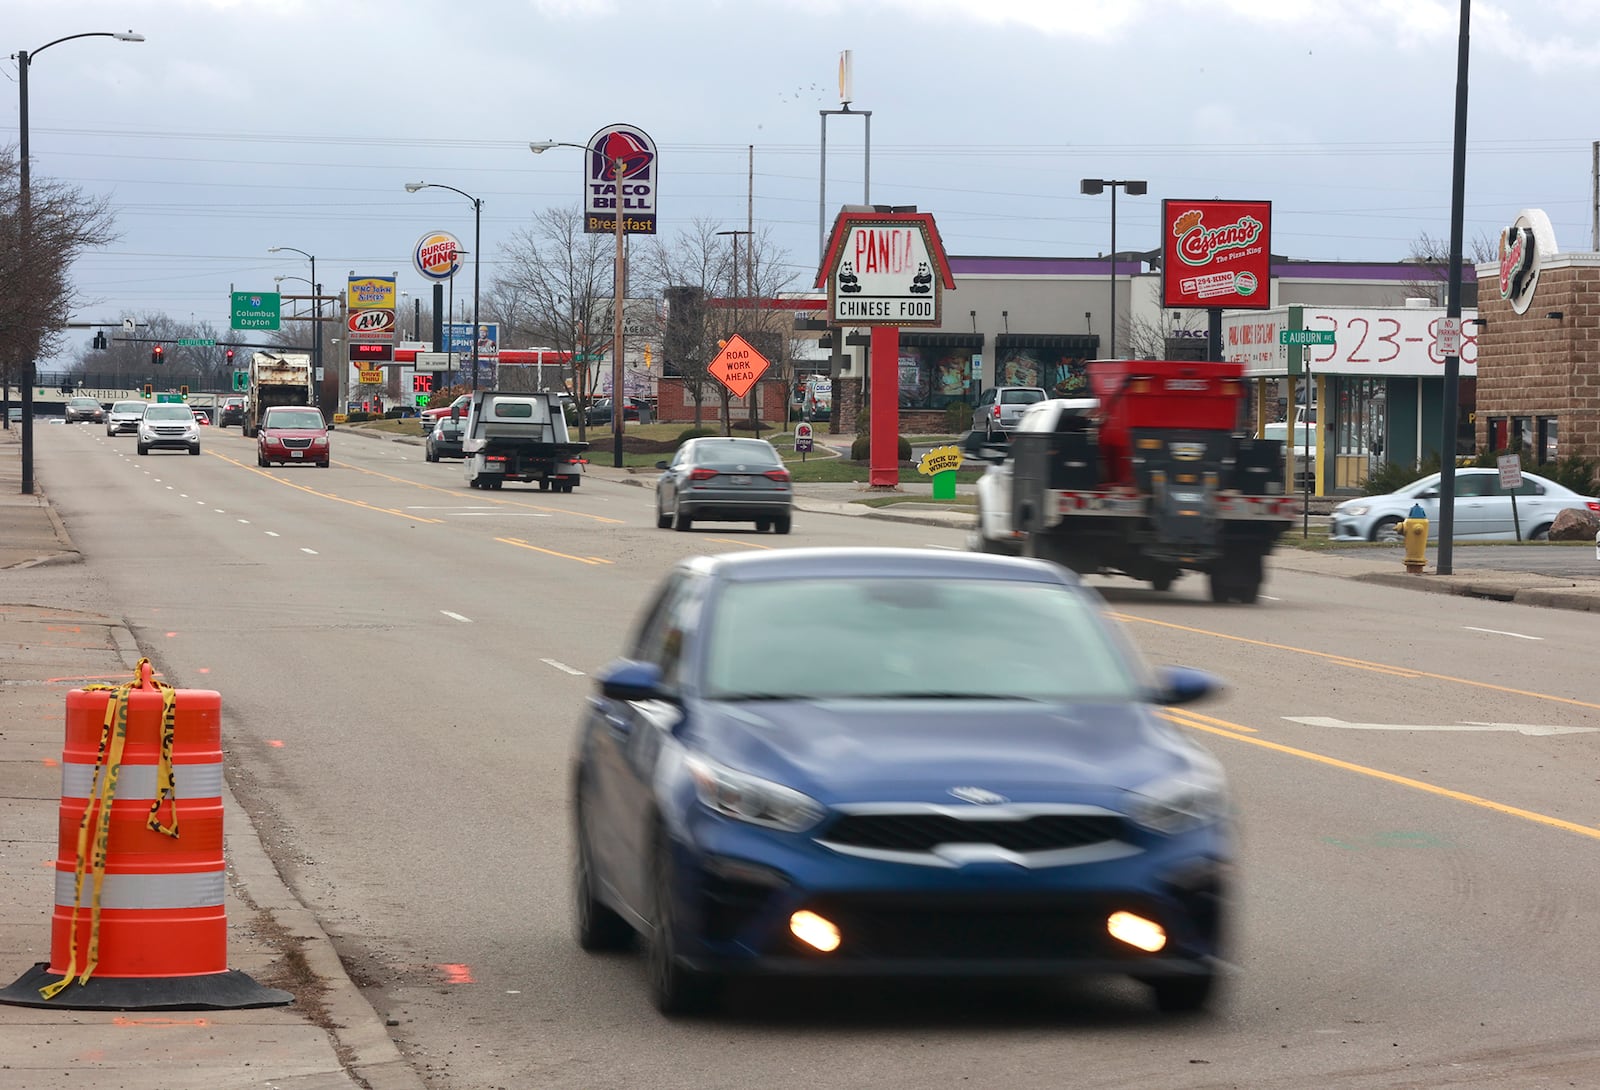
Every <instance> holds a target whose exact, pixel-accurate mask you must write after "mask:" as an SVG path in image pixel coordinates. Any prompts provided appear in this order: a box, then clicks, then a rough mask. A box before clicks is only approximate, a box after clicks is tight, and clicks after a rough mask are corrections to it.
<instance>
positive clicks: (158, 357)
mask: <svg viewBox="0 0 1600 1090" xmlns="http://www.w3.org/2000/svg"><path fill="white" fill-rule="evenodd" d="M165 351H166V350H165V349H163V348H162V347H161V346H160V345H159V344H158V345H156V346H155V347H154V348H152V349H151V350H150V362H151V363H152V364H154V365H155V366H157V367H160V366H161V363H162V355H163V353H164V352H165Z"/></svg>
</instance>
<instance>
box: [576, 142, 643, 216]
mask: <svg viewBox="0 0 1600 1090" xmlns="http://www.w3.org/2000/svg"><path fill="white" fill-rule="evenodd" d="M587 146H588V149H589V154H588V156H587V159H588V162H587V165H586V167H585V170H584V179H583V211H584V215H583V230H584V232H585V233H586V234H602V233H603V234H610V233H613V232H615V231H616V229H617V213H618V210H619V209H620V210H621V214H622V232H623V234H628V235H653V234H655V233H656V142H655V141H654V140H652V139H650V136H649V134H648V133H646V132H645V131H644V130H643V129H641V128H639V127H637V126H635V125H607V126H606V127H605V128H603V129H601V130H600V131H599V132H597V133H595V134H594V135H593V136H591V137H589V143H588V145H587Z"/></svg>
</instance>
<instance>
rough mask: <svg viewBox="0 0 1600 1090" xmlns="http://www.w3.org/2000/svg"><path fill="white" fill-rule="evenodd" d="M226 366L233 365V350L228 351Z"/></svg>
mask: <svg viewBox="0 0 1600 1090" xmlns="http://www.w3.org/2000/svg"><path fill="white" fill-rule="evenodd" d="M228 364H229V366H232V364H233V349H231V348H230V349H228Z"/></svg>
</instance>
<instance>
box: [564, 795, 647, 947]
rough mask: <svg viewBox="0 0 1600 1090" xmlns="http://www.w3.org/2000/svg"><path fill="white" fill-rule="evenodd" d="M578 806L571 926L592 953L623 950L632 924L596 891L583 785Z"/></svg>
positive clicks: (631, 934) (581, 944)
mask: <svg viewBox="0 0 1600 1090" xmlns="http://www.w3.org/2000/svg"><path fill="white" fill-rule="evenodd" d="M575 807H576V816H577V828H576V829H575V830H573V840H574V842H575V845H576V846H575V849H574V851H573V868H572V892H573V906H572V908H573V912H572V929H573V932H574V934H575V936H576V938H577V940H578V947H579V949H582V950H588V951H589V952H590V953H599V952H602V951H607V950H624V949H626V948H627V947H628V944H629V943H631V942H632V941H633V928H631V927H629V926H628V921H626V920H624V919H623V918H622V917H621V916H619V915H617V914H616V913H615V912H613V911H612V910H611V909H609V908H607V907H606V905H605V904H604V902H602V901H601V900H600V898H599V897H598V896H596V895H595V877H594V862H593V856H592V855H591V854H590V850H589V828H588V825H589V823H588V820H587V818H586V817H585V814H584V811H586V810H587V809H588V802H587V799H586V797H585V791H584V788H583V787H582V785H580V786H579V787H578V800H577V803H576V804H575Z"/></svg>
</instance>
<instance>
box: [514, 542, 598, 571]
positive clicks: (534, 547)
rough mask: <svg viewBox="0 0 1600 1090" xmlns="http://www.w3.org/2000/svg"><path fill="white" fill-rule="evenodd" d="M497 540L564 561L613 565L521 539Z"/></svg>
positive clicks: (593, 557) (591, 557)
mask: <svg viewBox="0 0 1600 1090" xmlns="http://www.w3.org/2000/svg"><path fill="white" fill-rule="evenodd" d="M495 540H496V541H498V542H500V543H501V544H502V545H515V546H516V547H517V548H519V549H529V550H532V551H533V552H536V553H544V554H545V555H546V556H559V557H560V558H561V559H562V560H576V561H577V562H578V563H580V564H589V565H591V566H593V565H597V564H609V563H611V561H609V560H602V559H600V558H599V557H597V556H573V555H572V554H571V553H558V552H556V551H555V550H554V549H541V548H539V546H537V545H529V544H528V543H527V542H526V541H523V540H522V539H521V538H515V537H497V538H495Z"/></svg>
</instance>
